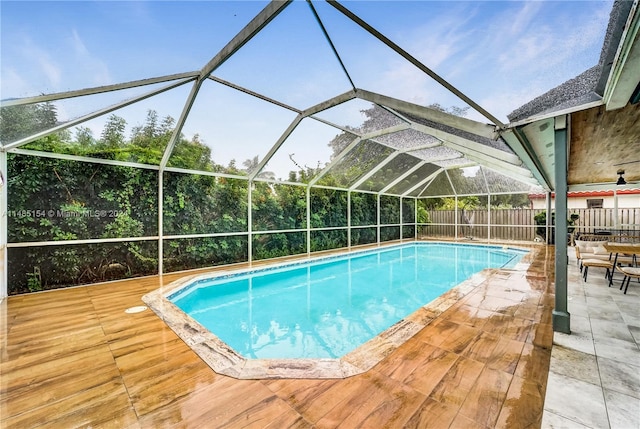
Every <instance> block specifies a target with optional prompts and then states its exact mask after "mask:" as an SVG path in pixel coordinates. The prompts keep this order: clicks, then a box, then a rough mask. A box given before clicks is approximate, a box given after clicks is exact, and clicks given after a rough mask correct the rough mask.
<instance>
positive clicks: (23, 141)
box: [3, 79, 193, 150]
mask: <svg viewBox="0 0 640 429" xmlns="http://www.w3.org/2000/svg"><path fill="white" fill-rule="evenodd" d="M192 80H193V79H185V80H181V81H178V82H173V83H171V84H169V85H167V86H163V87H162V88H158V89H154V90H153V91H149V92H147V93H145V94H142V95H139V96H137V97H134V98H131V99H129V100H125V101H123V102H120V103H117V104H114V105H112V106H109V107H106V108H104V109H100V110H97V111H95V112H91V113H89V114H87V115H84V116H81V117H79V118H76V119H73V120H71V121H67V122H64V123H62V124H60V125H56V126H55V127H52V128H49V129H46V130H44V131H40V132H38V133H36V134H32V135H30V136H27V137H24V138H22V139H20V140H16V141H14V142H12V143H9V144H6V145H4V146H3V147H4V148H5V149H7V150H8V149H13V148H17V147H20V146H22V145H25V144H27V143H31V142H32V141H35V140H38V139H39V138H41V137H44V136H47V135H49V134H51V133H54V132H57V131H62V130H66V129H67V128H71V127H73V126H75V125H78V124H81V123H82V122H86V121H89V120H91V119H94V118H97V117H98V116H102V115H106V114H107V113H110V112H113V111H115V110H118V109H121V108H123V107H126V106H129V105H131V104H133V103H137V102H138V101H142V100H145V99H147V98H150V97H153V96H154V95H157V94H160V93H163V92H165V91H169V90H170V89H173V88H177V87H178V86H180V85H183V84H185V83H188V82H190V81H192Z"/></svg>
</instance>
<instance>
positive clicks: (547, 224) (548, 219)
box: [544, 192, 553, 244]
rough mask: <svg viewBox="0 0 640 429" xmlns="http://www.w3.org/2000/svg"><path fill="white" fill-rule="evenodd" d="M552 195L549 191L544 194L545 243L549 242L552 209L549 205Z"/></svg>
mask: <svg viewBox="0 0 640 429" xmlns="http://www.w3.org/2000/svg"><path fill="white" fill-rule="evenodd" d="M551 200H552V195H551V192H547V196H546V201H545V202H546V206H545V207H546V210H547V213H546V221H545V223H544V237H545V242H546V244H551V216H553V211H552V207H551Z"/></svg>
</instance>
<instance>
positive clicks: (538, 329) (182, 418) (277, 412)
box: [0, 246, 631, 429]
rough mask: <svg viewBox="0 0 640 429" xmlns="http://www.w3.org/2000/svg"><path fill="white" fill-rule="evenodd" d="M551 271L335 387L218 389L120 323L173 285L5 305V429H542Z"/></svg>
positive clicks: (307, 383)
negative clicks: (155, 292) (159, 290)
mask: <svg viewBox="0 0 640 429" xmlns="http://www.w3.org/2000/svg"><path fill="white" fill-rule="evenodd" d="M553 259H554V254H553V247H544V246H539V247H536V249H535V250H534V255H533V256H532V262H531V266H530V268H529V269H528V271H526V272H510V271H498V272H494V273H492V274H491V275H490V276H489V277H488V279H487V280H486V281H484V282H483V283H482V284H480V285H479V286H478V287H477V288H476V289H475V290H474V291H473V292H471V293H469V294H468V295H467V296H465V297H464V298H463V299H461V300H460V301H459V302H457V303H456V304H454V305H453V306H452V307H451V308H450V309H449V310H447V311H445V312H443V313H442V314H439V315H438V314H433V315H430V317H435V319H434V320H433V322H432V323H431V324H429V325H428V326H427V327H426V328H424V329H423V330H422V331H420V332H419V333H418V334H416V335H415V336H414V337H413V338H411V339H410V340H409V341H407V342H406V343H405V344H404V345H402V346H401V347H399V348H398V349H397V350H396V351H394V352H393V353H391V354H390V355H389V356H388V357H387V358H385V359H384V360H383V361H382V362H381V363H379V364H378V365H376V366H375V367H374V368H373V369H372V370H370V371H369V372H367V373H365V374H361V375H357V376H353V377H350V378H347V379H342V380H306V379H296V380H237V379H233V378H230V377H227V376H223V375H218V374H216V373H215V372H213V371H212V370H211V369H210V368H209V367H208V366H207V365H206V364H205V363H204V362H203V361H202V360H201V359H200V358H199V357H198V356H197V355H196V354H195V353H194V352H193V351H192V350H191V349H190V348H189V347H188V346H187V345H186V344H185V343H184V342H182V340H181V339H180V338H178V337H177V336H176V334H175V333H174V332H173V331H171V330H170V329H169V328H168V327H167V326H166V325H165V324H164V323H163V322H162V321H161V320H160V319H159V318H158V317H157V316H156V315H155V314H154V313H153V312H152V311H150V310H146V311H143V312H141V313H137V314H126V313H124V310H125V309H127V308H129V307H133V306H137V305H142V304H143V303H142V302H141V300H140V297H141V296H142V295H144V294H145V293H148V292H150V291H152V290H154V289H156V288H158V287H160V286H162V284H167V283H168V282H171V281H173V280H175V279H176V278H178V277H180V276H181V275H182V274H177V275H165V276H163V277H162V278H160V277H158V276H154V277H148V278H142V279H131V280H125V281H118V282H111V283H105V284H101V285H94V286H88V287H77V288H70V289H63V290H56V291H51V292H45V293H37V294H32V295H24V296H14V297H9V298H8V299H6V300H5V301H4V302H3V303H2V313H1V316H2V318H1V319H0V323H2V328H1V329H0V344H1V345H2V351H1V357H2V363H1V364H0V387H1V394H2V397H1V399H0V415H1V420H0V426H2V427H6V428H25V427H65V428H68V427H89V426H90V427H92V428H98V427H118V428H120V427H126V428H137V427H141V428H151V427H153V428H160V427H172V428H174V427H207V428H213V427H215V428H237V427H242V428H245V427H255V428H266V427H269V428H278V429H280V428H287V427H296V428H301V427H317V428H325V427H326V428H329V427H345V428H354V427H366V428H381V427H397V428H400V427H402V428H409V427H416V428H429V427H434V428H443V427H450V428H473V427H478V428H487V427H509V428H514V427H520V428H526V427H532V428H537V427H540V425H541V422H542V418H543V407H544V401H545V391H546V387H547V376H548V373H549V364H550V360H551V356H552V351H551V347H552V341H553V332H552V327H551V312H552V309H553V302H554V295H553V272H554V267H553V263H554V261H553ZM594 274H595V275H597V273H593V274H592V275H594ZM574 277H575V276H574ZM594 277H595V276H594ZM573 280H575V278H573ZM589 280H590V281H591V277H590V278H589ZM630 289H631V288H630ZM630 292H631V290H630Z"/></svg>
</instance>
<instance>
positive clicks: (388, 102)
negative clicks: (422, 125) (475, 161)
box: [356, 88, 498, 140]
mask: <svg viewBox="0 0 640 429" xmlns="http://www.w3.org/2000/svg"><path fill="white" fill-rule="evenodd" d="M356 95H357V96H358V98H361V99H363V100H367V101H370V102H372V103H376V104H380V105H383V106H387V107H390V108H392V109H397V110H401V111H403V112H407V113H410V114H412V115H416V116H418V117H420V118H423V119H426V120H429V121H433V122H437V123H439V124H443V125H447V126H450V127H453V128H456V129H459V130H463V131H467V132H469V133H472V134H476V135H479V136H482V137H486V138H488V139H492V140H495V139H496V138H497V137H498V134H497V131H496V128H495V126H493V125H488V124H483V123H482V122H477V121H474V120H471V119H467V118H463V117H462V116H456V115H452V114H450V113H446V112H441V111H440V110H437V109H432V108H430V107H425V106H420V105H418V104H413V103H409V102H407V101H403V100H398V99H396V98H392V97H388V96H386V95H381V94H377V93H375V92H371V91H366V90H364V89H360V88H358V89H356Z"/></svg>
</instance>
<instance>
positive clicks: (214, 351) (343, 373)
mask: <svg viewBox="0 0 640 429" xmlns="http://www.w3.org/2000/svg"><path fill="white" fill-rule="evenodd" d="M415 243H424V242H420V241H417V242H406V243H402V244H401V245H407V244H415ZM429 243H432V244H433V243H439V242H435V241H430V242H429ZM447 244H452V243H447ZM455 244H463V243H455ZM464 244H465V245H475V244H470V243H464ZM396 246H399V245H398V244H393V245H389V246H384V245H383V246H378V247H376V248H374V249H367V250H366V251H373V250H380V249H387V248H393V247H396ZM483 246H487V245H486V244H483ZM509 247H510V248H511V249H514V250H520V251H527V252H528V253H526V254H525V255H523V257H522V259H521V261H520V262H519V263H518V264H516V266H515V267H513V268H509V269H504V268H487V269H484V270H482V271H480V272H478V273H475V274H473V275H472V276H471V277H470V278H469V279H467V280H465V281H463V282H462V283H459V284H458V285H456V286H454V287H453V288H452V289H450V290H449V291H447V292H445V293H444V294H442V295H440V296H439V297H438V298H436V299H434V300H433V301H430V302H429V303H427V304H425V305H423V306H422V307H420V308H418V309H417V310H416V311H414V312H413V313H411V314H410V315H408V316H407V317H405V318H403V319H401V320H399V321H398V322H396V323H395V324H393V325H392V326H391V327H389V328H388V329H386V330H385V331H383V332H381V333H380V334H378V335H377V336H376V337H374V338H372V339H371V340H369V341H367V342H365V343H364V344H362V345H361V346H359V347H358V348H356V349H354V350H352V351H351V352H349V353H347V354H346V355H344V356H342V357H340V358H336V359H331V358H318V359H309V358H296V359H247V358H245V357H244V356H242V355H240V354H239V353H237V352H236V351H235V350H234V349H233V348H231V347H230V346H229V345H227V344H226V343H225V342H224V341H222V340H221V339H219V338H218V337H217V336H216V335H215V334H213V333H211V332H210V331H209V330H208V329H206V328H205V327H204V326H202V325H201V324H200V323H198V322H197V321H196V320H194V319H192V318H191V317H190V316H188V315H187V314H186V313H184V312H183V311H182V310H181V309H180V308H178V307H177V306H176V305H175V304H173V303H172V302H171V301H170V300H169V298H168V297H169V296H170V295H172V294H174V293H176V291H179V290H181V289H182V288H184V287H185V286H186V285H187V284H190V283H193V282H196V281H198V280H203V279H206V278H211V277H224V276H226V275H228V276H231V275H238V274H241V273H244V272H248V271H256V270H259V269H260V268H256V267H251V268H242V269H232V270H225V271H215V272H209V273H204V274H194V275H190V276H185V277H183V278H181V279H178V280H176V281H174V282H171V283H170V284H168V285H166V286H164V287H161V288H159V289H156V290H155V291H152V292H150V293H148V294H146V295H144V296H143V297H142V300H143V301H144V302H145V304H147V306H148V307H149V308H151V309H152V310H153V311H154V313H156V315H157V316H158V317H159V318H160V319H162V320H163V321H164V322H165V323H166V324H167V326H169V328H171V329H172V330H173V331H174V332H175V333H176V335H178V337H180V338H181V339H182V340H183V341H184V342H185V343H186V344H187V345H188V346H189V347H190V348H191V349H192V350H193V351H194V352H195V353H196V354H197V355H198V356H200V358H201V359H202V360H203V361H204V362H205V363H207V365H209V366H210V367H211V369H213V370H214V371H215V372H216V373H218V374H224V375H227V376H230V377H233V378H237V379H271V378H313V379H323V378H328V379H336V378H347V377H351V376H353V375H357V374H362V373H364V372H367V371H368V370H370V369H371V368H373V367H374V366H375V365H376V364H378V363H379V362H380V361H381V360H383V359H384V358H385V357H387V356H388V355H389V354H391V353H392V352H393V351H394V350H396V349H397V348H398V347H400V346H401V345H402V344H404V343H405V342H406V341H408V340H409V339H410V338H411V337H413V336H414V335H415V334H417V333H418V332H419V331H420V330H422V329H423V328H424V327H426V326H427V325H429V324H430V323H431V322H432V321H433V320H434V319H435V318H437V317H438V316H440V314H442V313H443V312H444V311H446V310H447V309H449V308H450V307H451V306H452V305H454V304H455V303H456V302H458V301H459V300H460V299H462V298H463V297H464V296H466V295H467V294H469V293H470V292H471V291H473V290H474V289H475V288H476V287H477V286H478V285H480V284H481V283H483V282H484V281H486V280H487V279H488V278H489V277H490V276H491V274H493V273H495V272H500V271H510V272H513V271H526V269H528V267H529V263H528V260H529V258H528V257H527V256H529V255H531V253H532V252H531V250H532V249H527V248H520V247H518V246H509ZM366 251H362V252H366ZM357 253H360V251H356V252H341V253H339V254H334V255H331V256H317V257H311V258H309V257H307V258H304V259H301V260H298V261H288V262H283V263H277V264H273V265H269V266H266V267H263V268H262V269H278V268H281V267H285V266H290V265H295V264H301V263H308V262H310V261H316V260H318V261H319V260H324V259H327V258H333V257H336V255H338V256H343V255H346V254H349V255H352V254H357Z"/></svg>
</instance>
